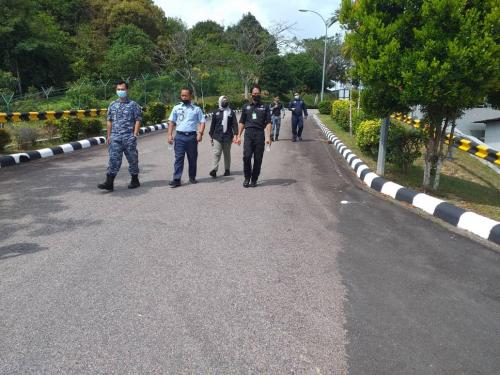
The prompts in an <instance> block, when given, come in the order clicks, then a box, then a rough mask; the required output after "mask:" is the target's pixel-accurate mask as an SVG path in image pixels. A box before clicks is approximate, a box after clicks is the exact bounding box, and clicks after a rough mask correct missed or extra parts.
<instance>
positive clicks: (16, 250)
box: [0, 242, 47, 261]
mask: <svg viewBox="0 0 500 375" xmlns="http://www.w3.org/2000/svg"><path fill="white" fill-rule="evenodd" d="M42 250H47V248H46V247H41V246H40V245H38V244H36V243H29V242H25V243H17V244H14V245H7V246H1V247H0V261H1V260H5V259H9V258H15V257H18V256H20V255H26V254H33V253H37V252H39V251H42Z"/></svg>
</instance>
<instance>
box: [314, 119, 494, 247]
mask: <svg viewBox="0 0 500 375" xmlns="http://www.w3.org/2000/svg"><path fill="white" fill-rule="evenodd" d="M313 118H314V120H315V121H316V123H317V124H318V126H319V127H320V128H321V130H322V131H323V133H324V134H325V136H326V137H327V138H328V140H329V141H330V142H332V144H333V145H334V146H335V148H336V149H337V151H338V152H339V153H340V154H341V155H342V156H343V157H344V159H346V161H347V163H348V164H349V166H350V167H351V168H352V169H353V170H354V172H356V174H357V176H358V177H359V178H360V179H361V181H363V182H364V183H365V184H366V185H368V186H369V187H370V188H372V189H374V190H376V191H378V192H380V193H382V194H384V195H387V196H389V197H391V198H393V199H396V200H398V201H402V202H406V203H409V204H411V205H412V206H414V207H417V208H419V209H421V210H423V211H425V212H427V213H428V214H431V215H433V216H435V217H438V218H440V219H442V220H444V221H446V222H447V223H449V224H451V225H454V226H456V227H458V228H461V229H465V230H467V231H469V232H472V233H474V234H476V235H478V236H480V237H482V238H485V239H488V240H490V241H492V242H494V243H496V244H498V245H500V222H498V221H495V220H492V219H489V218H487V217H484V216H481V215H478V214H476V213H474V212H470V211H466V210H464V209H462V208H460V207H457V206H454V205H452V204H450V203H447V202H445V201H443V200H441V199H437V198H435V197H432V196H430V195H427V194H424V193H419V192H416V191H413V190H411V189H408V188H406V187H404V186H401V185H398V184H396V183H394V182H392V181H389V180H386V179H384V178H382V177H380V176H379V175H377V174H375V173H374V172H373V171H372V170H370V168H369V167H368V166H367V165H366V164H365V163H364V162H363V160H361V159H360V158H359V157H358V156H357V155H355V154H354V153H353V152H352V151H351V150H350V149H349V148H347V147H346V145H344V144H343V143H342V142H341V141H340V140H339V139H338V138H337V137H336V136H335V135H334V134H333V133H332V132H331V131H330V130H329V129H328V128H327V127H326V126H325V125H324V124H323V123H322V122H321V120H320V119H319V118H318V117H317V115H313Z"/></svg>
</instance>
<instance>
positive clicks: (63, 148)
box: [0, 124, 168, 168]
mask: <svg viewBox="0 0 500 375" xmlns="http://www.w3.org/2000/svg"><path fill="white" fill-rule="evenodd" d="M167 127H168V125H167V124H157V125H151V126H144V127H142V128H140V130H139V134H147V133H151V132H155V131H158V130H163V129H167ZM105 143H106V137H93V138H87V139H83V140H80V141H76V142H70V143H65V144H62V145H59V146H54V147H48V148H43V149H40V150H36V151H27V152H20V153H17V154H11V155H4V156H0V168H5V167H9V166H13V165H17V164H20V163H26V162H29V161H32V160H36V159H42V158H48V157H51V156H54V155H60V154H69V153H71V152H73V151H76V150H82V149H85V148H90V147H92V146H98V145H103V144H105Z"/></svg>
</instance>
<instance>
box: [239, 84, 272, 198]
mask: <svg viewBox="0 0 500 375" xmlns="http://www.w3.org/2000/svg"><path fill="white" fill-rule="evenodd" d="M260 92H261V91H260V86H259V85H254V86H253V87H252V101H251V102H250V103H248V104H245V105H244V106H243V109H242V113H241V117H240V124H239V126H238V138H237V140H236V142H237V143H238V144H241V135H242V134H243V131H245V143H244V144H243V173H244V175H245V180H244V182H243V187H245V188H247V187H249V186H251V187H256V186H257V180H258V178H259V175H260V169H261V165H262V158H263V156H264V147H265V144H268V145H271V111H270V109H269V106H268V105H266V104H262V102H261V96H260ZM252 157H253V168H252Z"/></svg>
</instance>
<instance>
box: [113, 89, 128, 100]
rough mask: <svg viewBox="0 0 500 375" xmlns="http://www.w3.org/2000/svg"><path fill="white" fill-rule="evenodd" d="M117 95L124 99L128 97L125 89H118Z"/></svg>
mask: <svg viewBox="0 0 500 375" xmlns="http://www.w3.org/2000/svg"><path fill="white" fill-rule="evenodd" d="M116 95H118V97H119V98H121V99H123V98H126V97H127V91H125V90H116Z"/></svg>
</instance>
